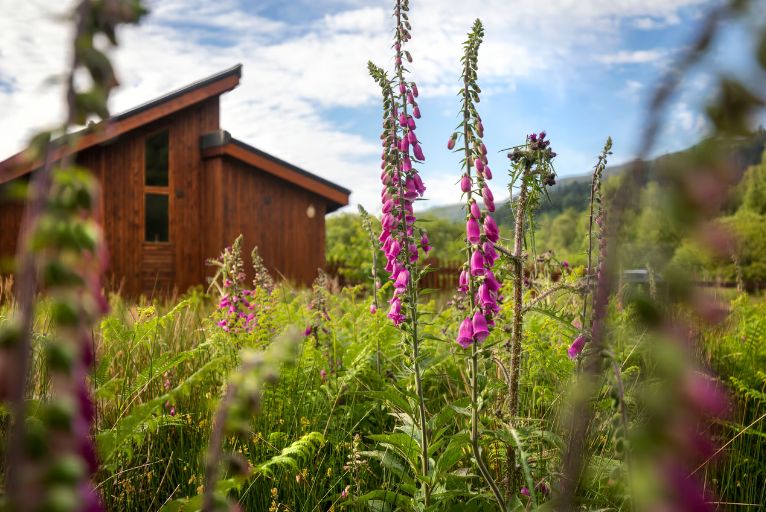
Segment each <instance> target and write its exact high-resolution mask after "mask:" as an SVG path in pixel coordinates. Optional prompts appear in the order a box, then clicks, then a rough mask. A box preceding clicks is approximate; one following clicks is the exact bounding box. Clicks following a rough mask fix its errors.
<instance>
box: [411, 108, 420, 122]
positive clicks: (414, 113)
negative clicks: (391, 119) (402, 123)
mask: <svg viewBox="0 0 766 512" xmlns="http://www.w3.org/2000/svg"><path fill="white" fill-rule="evenodd" d="M412 116H413V117H414V118H415V119H420V107H418V106H415V108H413V109H412Z"/></svg>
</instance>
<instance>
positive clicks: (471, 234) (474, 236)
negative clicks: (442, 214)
mask: <svg viewBox="0 0 766 512" xmlns="http://www.w3.org/2000/svg"><path fill="white" fill-rule="evenodd" d="M465 233H466V239H467V240H468V241H469V242H470V243H472V244H478V243H479V242H480V241H481V232H480V231H479V222H478V221H477V220H476V217H471V218H470V219H468V221H467V222H466V225H465Z"/></svg>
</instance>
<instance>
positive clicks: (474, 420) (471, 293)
mask: <svg viewBox="0 0 766 512" xmlns="http://www.w3.org/2000/svg"><path fill="white" fill-rule="evenodd" d="M468 65H469V59H468V58H466V62H465V66H466V69H465V71H464V74H463V94H464V98H463V147H464V153H465V167H466V173H467V174H468V176H469V177H470V176H471V167H472V164H471V150H470V148H469V142H468V123H469V121H470V112H469V110H468V98H469V92H468V76H469V69H467V68H468ZM472 183H473V181H472ZM467 194H468V199H467V202H466V205H467V208H468V209H470V205H471V199H472V196H473V186H472V188H471V190H469V191H468V192H467ZM466 246H467V249H468V260H467V261H468V265H469V273H470V262H471V257H472V256H473V246H472V245H471V242H469V241H468V239H466ZM468 288H469V289H468V300H469V303H470V306H471V307H470V311H471V312H473V311H474V310H475V309H476V298H475V289H474V282H473V277H470V276H469V279H468ZM479 440H480V432H479V348H478V346H477V344H476V342H475V341H474V343H473V344H472V345H471V448H472V449H473V456H474V458H475V459H476V465H477V467H478V468H479V472H480V473H481V476H482V477H484V480H485V481H486V482H487V485H489V487H490V489H492V494H494V495H495V500H497V506H498V507H499V508H500V510H502V511H505V510H506V505H505V500H504V499H503V493H502V492H500V489H499V488H498V486H497V483H496V482H495V479H494V478H493V477H492V473H490V472H489V469H488V468H487V466H486V464H484V459H483V458H482V456H481V446H480V444H479Z"/></svg>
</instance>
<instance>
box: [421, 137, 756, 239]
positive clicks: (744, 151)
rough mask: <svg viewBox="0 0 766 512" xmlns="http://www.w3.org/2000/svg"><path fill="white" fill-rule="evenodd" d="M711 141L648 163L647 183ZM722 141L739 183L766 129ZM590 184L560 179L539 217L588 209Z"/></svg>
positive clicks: (456, 218) (455, 218)
mask: <svg viewBox="0 0 766 512" xmlns="http://www.w3.org/2000/svg"><path fill="white" fill-rule="evenodd" d="M710 142H711V141H709V140H704V141H702V142H700V143H698V144H695V145H694V146H691V147H689V148H687V149H684V150H682V151H677V152H675V153H668V154H666V155H662V156H659V157H657V158H655V159H652V160H650V161H648V162H647V165H648V169H649V172H648V173H647V181H651V180H655V179H657V177H658V174H659V170H660V169H662V168H666V167H668V166H672V164H673V162H678V161H681V160H685V159H687V158H688V157H689V156H690V155H692V154H693V153H695V152H698V151H704V150H705V148H706V147H707V146H708V145H709V144H710ZM719 142H721V143H722V144H723V146H724V147H725V148H726V149H727V150H728V152H730V154H731V155H732V158H733V160H734V166H735V168H736V169H737V171H738V172H739V175H738V176H737V177H736V178H737V181H739V178H741V176H742V174H743V173H744V172H745V170H746V169H747V167H748V166H750V165H755V164H758V163H759V162H760V161H761V156H762V154H763V151H764V147H765V146H766V130H764V129H763V127H759V128H758V130H756V131H755V132H753V133H752V134H751V135H749V136H746V137H736V138H731V139H729V140H725V141H719ZM632 165H633V162H629V163H625V164H622V165H617V166H610V167H607V168H606V170H605V171H604V176H605V179H609V178H611V177H614V176H619V175H621V174H623V173H625V172H626V171H628V170H629V169H630V168H631V166H632ZM590 183H591V175H590V174H583V175H578V176H567V177H562V178H558V179H557V180H556V185H555V186H553V187H551V188H550V189H549V197H550V200H549V201H548V200H543V201H542V203H541V205H540V208H539V210H538V214H541V215H542V214H552V215H556V214H558V213H561V212H563V211H564V210H566V209H567V208H574V209H575V210H583V209H585V208H586V207H587V205H588V201H589V199H590ZM497 205H498V206H497V211H496V215H495V218H496V220H497V222H498V224H505V225H510V224H512V223H513V219H512V218H511V209H510V205H509V201H508V199H507V198H506V199H503V200H502V201H497ZM424 213H425V214H427V215H432V216H434V217H437V218H441V219H444V220H448V221H452V222H460V221H462V220H463V218H464V215H465V214H464V212H463V205H462V204H451V205H445V206H435V207H433V208H429V209H428V210H426V211H425V212H424Z"/></svg>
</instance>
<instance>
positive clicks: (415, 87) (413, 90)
mask: <svg viewBox="0 0 766 512" xmlns="http://www.w3.org/2000/svg"><path fill="white" fill-rule="evenodd" d="M412 95H413V96H415V97H416V98H417V97H418V86H417V85H415V82H412Z"/></svg>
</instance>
